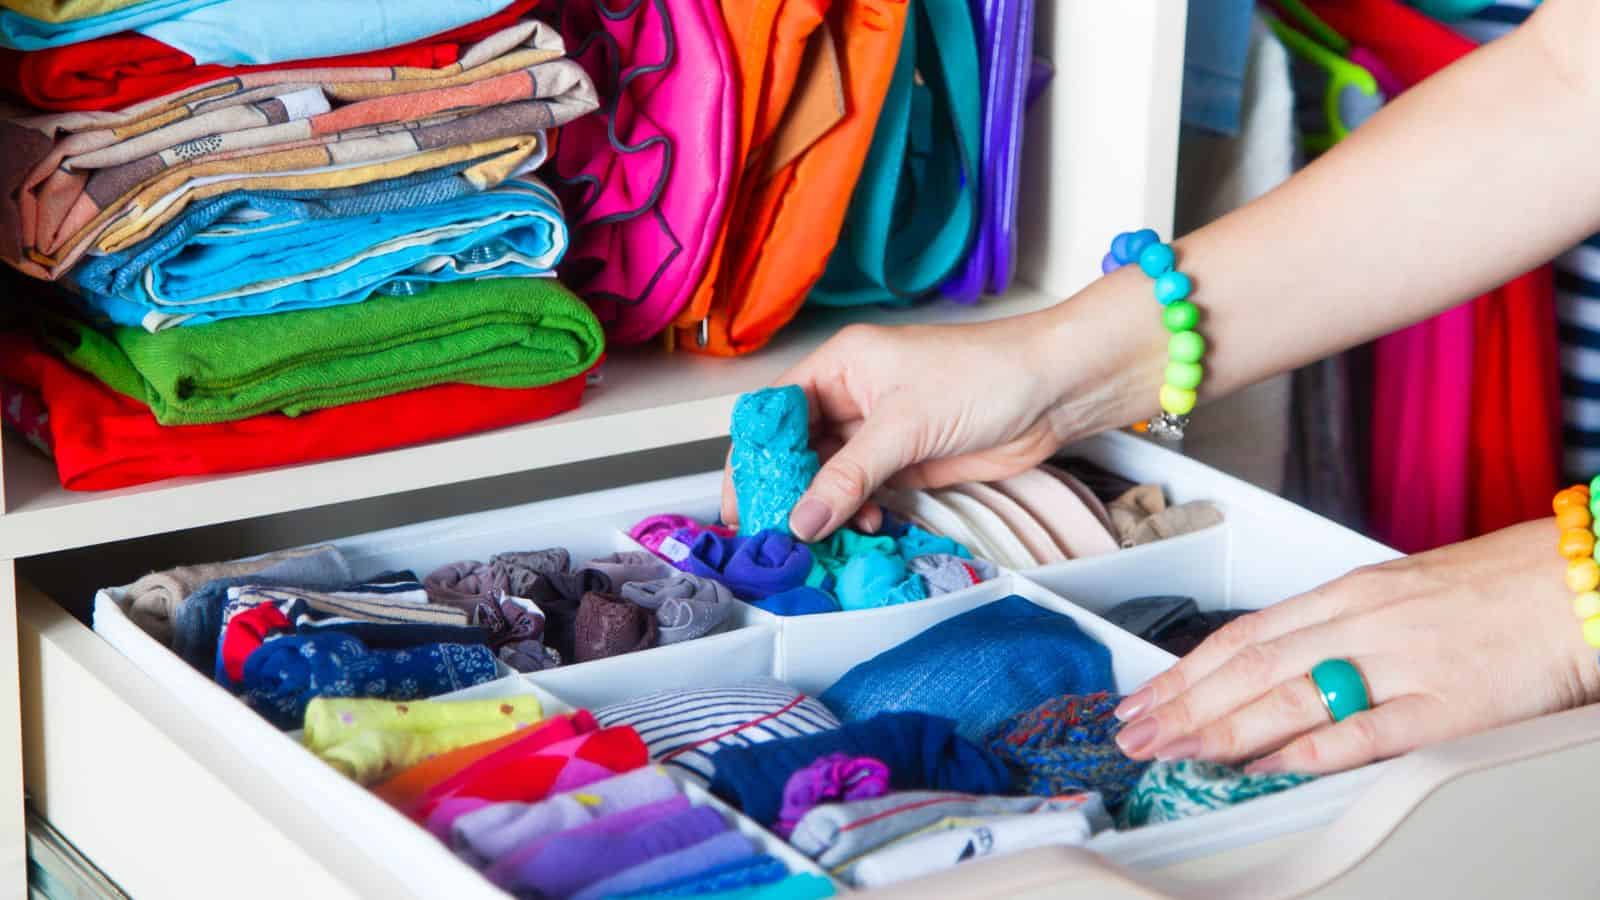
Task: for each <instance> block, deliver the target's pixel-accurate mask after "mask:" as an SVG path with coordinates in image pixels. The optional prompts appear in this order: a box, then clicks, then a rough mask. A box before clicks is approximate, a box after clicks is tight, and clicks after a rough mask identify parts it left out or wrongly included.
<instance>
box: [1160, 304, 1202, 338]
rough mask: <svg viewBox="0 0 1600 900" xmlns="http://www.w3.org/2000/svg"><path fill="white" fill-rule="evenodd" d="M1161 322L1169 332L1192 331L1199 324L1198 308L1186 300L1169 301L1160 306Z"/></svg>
mask: <svg viewBox="0 0 1600 900" xmlns="http://www.w3.org/2000/svg"><path fill="white" fill-rule="evenodd" d="M1161 322H1162V324H1164V325H1166V326H1167V330H1168V331H1171V332H1179V331H1193V330H1194V327H1195V326H1196V325H1199V324H1200V308H1199V307H1197V306H1195V305H1194V304H1193V303H1190V302H1189V301H1187V300H1179V301H1177V302H1176V303H1169V304H1167V305H1166V306H1164V307H1162V308H1161Z"/></svg>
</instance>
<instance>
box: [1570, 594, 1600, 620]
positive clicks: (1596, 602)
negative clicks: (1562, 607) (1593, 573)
mask: <svg viewBox="0 0 1600 900" xmlns="http://www.w3.org/2000/svg"><path fill="white" fill-rule="evenodd" d="M1572 614H1573V615H1575V616H1577V617H1578V618H1579V619H1580V620H1585V619H1592V618H1594V617H1595V616H1600V591H1584V592H1583V593H1581V594H1579V595H1578V596H1576V597H1573V598H1572Z"/></svg>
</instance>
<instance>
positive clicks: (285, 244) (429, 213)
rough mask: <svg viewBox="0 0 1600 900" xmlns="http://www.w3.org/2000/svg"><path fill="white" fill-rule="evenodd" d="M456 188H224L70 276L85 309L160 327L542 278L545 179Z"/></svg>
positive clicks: (559, 241)
mask: <svg viewBox="0 0 1600 900" xmlns="http://www.w3.org/2000/svg"><path fill="white" fill-rule="evenodd" d="M465 185H466V183H465V182H464V181H463V180H462V179H460V178H451V179H433V180H429V181H425V182H421V183H417V184H412V185H407V186H401V187H398V188H395V189H393V190H389V191H384V192H379V193H373V192H368V193H366V194H362V195H354V194H346V195H342V196H339V197H337V198H334V199H333V200H331V201H325V200H323V199H322V198H306V197H301V198H292V197H281V196H268V195H267V194H266V193H265V192H262V193H239V194H233V195H229V196H226V197H223V198H219V199H218V200H215V201H212V202H209V203H203V204H200V205H199V206H197V207H196V208H195V209H194V210H191V211H189V212H186V213H185V214H184V215H182V216H181V217H179V218H178V219H177V220H175V221H174V222H171V223H169V224H168V225H167V226H166V227H164V228H163V229H162V230H161V232H160V233H158V234H156V235H154V236H152V237H151V238H150V239H149V240H147V241H145V242H143V243H141V244H139V245H138V246H136V247H133V248H131V249H129V250H127V251H124V252H121V253H114V254H108V255H106V256H103V257H99V258H96V259H92V260H90V261H89V262H88V263H87V264H85V265H84V266H83V267H82V268H81V269H80V270H79V271H78V272H77V273H75V279H76V282H77V286H78V289H79V290H80V292H81V293H82V294H83V297H84V300H85V302H86V303H87V304H88V305H89V306H90V307H92V308H93V309H94V310H95V311H97V312H100V313H103V314H105V315H106V316H107V317H109V318H110V319H111V320H112V321H113V322H115V323H117V324H119V325H131V326H143V327H145V328H147V329H149V330H151V331H157V330H160V329H161V328H165V327H170V326H174V325H195V324H200V323H203V322H214V321H217V320H219V319H227V318H234V317H238V316H252V315H264V314H267V313H277V312H285V311H289V310H297V309H313V308H317V307H323V306H336V305H341V304H347V303H357V302H360V301H362V300H365V299H366V298H367V297H369V296H371V295H372V293H373V291H375V290H380V289H384V288H385V287H386V286H388V285H390V284H392V283H394V282H397V281H400V282H407V283H410V282H443V281H456V280H460V279H473V278H484V277H526V276H538V275H550V274H551V273H552V270H553V268H554V266H555V265H556V263H558V262H559V261H560V260H561V257H562V255H563V254H564V253H565V252H566V249H567V228H566V223H565V221H564V220H563V219H562V215H561V207H560V205H559V203H558V201H557V200H556V197H555V195H554V194H553V193H551V192H550V190H549V188H547V187H545V186H544V185H543V184H542V183H540V182H539V181H537V180H536V179H533V178H531V177H529V178H525V179H512V180H510V181H507V182H506V183H504V184H502V185H500V186H498V187H495V188H493V189H491V190H488V191H483V192H476V191H472V190H470V188H466V189H464V187H465ZM352 212H354V213H355V214H353V215H352V214H349V213H352Z"/></svg>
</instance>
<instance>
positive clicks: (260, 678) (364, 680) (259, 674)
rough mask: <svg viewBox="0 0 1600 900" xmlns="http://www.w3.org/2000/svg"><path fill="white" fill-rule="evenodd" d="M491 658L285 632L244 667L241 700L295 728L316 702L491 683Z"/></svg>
mask: <svg viewBox="0 0 1600 900" xmlns="http://www.w3.org/2000/svg"><path fill="white" fill-rule="evenodd" d="M498 674H499V673H498V670H497V669H496V667H495V660H494V653H493V652H492V651H490V650H489V648H488V647H485V646H482V645H469V644H424V645H422V646H419V647H413V648H411V649H408V650H371V649H368V647H367V645H366V644H364V643H362V642H361V641H360V640H358V639H356V638H354V637H351V636H350V635H347V634H341V633H339V632H337V631H333V632H324V633H321V634H314V635H284V636H282V637H277V638H273V639H272V640H269V641H267V642H266V643H265V644H263V645H261V647H260V648H259V649H257V650H256V651H255V652H254V653H251V654H250V658H249V659H247V660H246V661H245V664H244V678H243V679H242V680H241V682H240V696H241V697H242V698H243V699H244V701H245V703H247V704H249V705H250V706H251V707H252V708H253V709H255V710H256V711H257V712H259V713H261V714H262V715H263V716H265V717H266V718H267V719H268V720H270V721H271V722H272V723H273V724H274V725H277V726H278V727H279V728H298V727H300V725H301V724H302V723H303V722H304V720H305V714H306V706H307V705H309V704H310V703H311V700H312V699H313V698H315V697H373V698H378V699H383V700H419V699H422V698H425V697H434V696H437V695H439V694H446V693H449V692H451V691H456V690H460V689H462V688H467V687H471V686H473V685H475V684H482V683H483V682H485V681H492V680H494V678H496V677H497V675H498Z"/></svg>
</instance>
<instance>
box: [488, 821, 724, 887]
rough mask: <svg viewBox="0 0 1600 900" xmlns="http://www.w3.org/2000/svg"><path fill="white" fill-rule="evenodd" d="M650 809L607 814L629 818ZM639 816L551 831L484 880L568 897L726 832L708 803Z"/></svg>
mask: <svg viewBox="0 0 1600 900" xmlns="http://www.w3.org/2000/svg"><path fill="white" fill-rule="evenodd" d="M685 802H687V801H685ZM663 805H664V804H657V806H663ZM649 809H651V807H642V808H640V809H637V810H630V811H628V812H622V813H617V814H616V816H607V817H606V818H607V819H611V818H616V817H617V816H634V815H635V814H637V813H641V812H644V811H646V810H649ZM643 818H644V821H643V823H642V824H640V823H635V824H634V826H633V827H631V828H627V829H624V830H620V831H618V830H612V831H605V832H602V831H599V830H595V831H590V832H589V833H587V834H583V833H580V832H584V831H585V830H586V829H591V828H595V826H597V825H599V824H601V823H602V822H605V821H606V819H600V820H598V821H597V822H595V823H594V825H589V826H585V827H584V828H580V829H577V830H575V831H569V832H565V833H563V834H559V835H556V836H555V837H554V838H551V839H550V841H549V842H548V843H547V844H546V845H545V846H543V847H541V848H540V849H539V850H537V851H535V852H533V853H527V854H524V853H521V852H518V853H516V854H513V855H512V856H511V857H508V858H507V859H506V860H504V861H502V862H501V863H499V864H496V865H495V866H494V867H493V868H491V869H490V870H489V878H490V880H491V881H494V883H495V884H497V885H499V886H500V887H502V888H504V889H506V890H508V891H510V892H512V893H514V894H517V895H519V896H521V895H522V894H530V893H531V894H535V895H537V896H542V897H571V896H572V895H573V894H576V893H577V892H578V891H581V890H583V889H584V888H586V887H588V886H589V885H591V884H594V883H595V882H596V881H600V880H601V879H603V878H607V877H609V876H610V875H611V874H612V873H615V872H618V871H621V870H623V869H627V868H630V867H632V866H636V865H638V864H639V863H642V862H646V861H648V860H651V859H655V858H656V857H658V856H665V855H666V854H668V853H676V852H677V851H679V850H683V849H685V848H687V847H693V846H694V845H695V844H698V843H700V842H702V841H706V840H710V839H711V838H713V837H715V836H717V835H718V834H721V833H723V832H725V831H728V830H729V828H728V823H727V822H725V821H723V818H722V816H721V815H720V814H719V813H718V812H717V811H716V810H714V809H712V808H711V807H709V806H696V807H692V808H690V809H686V810H682V811H680V812H676V813H668V814H666V815H656V814H652V815H648V816H644V817H643ZM507 863H509V864H510V865H507ZM497 876H498V877H497Z"/></svg>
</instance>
